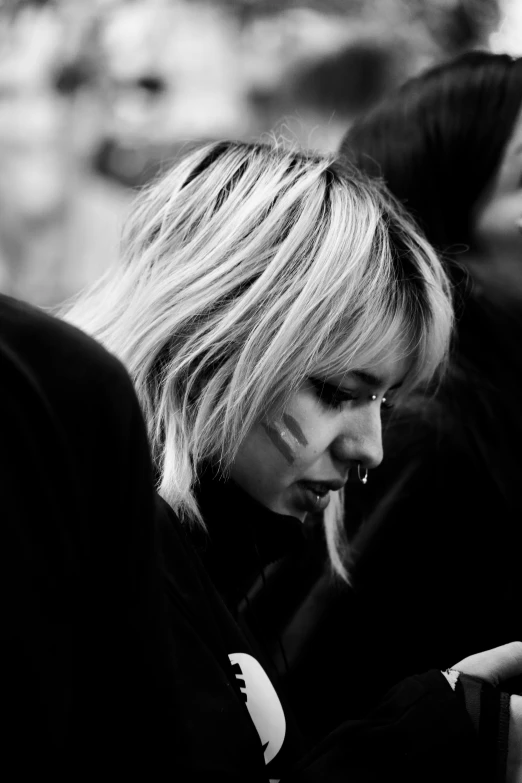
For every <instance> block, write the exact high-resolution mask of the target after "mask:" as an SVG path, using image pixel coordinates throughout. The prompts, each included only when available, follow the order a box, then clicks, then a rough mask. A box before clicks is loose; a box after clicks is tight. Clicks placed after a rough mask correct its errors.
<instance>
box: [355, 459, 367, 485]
mask: <svg viewBox="0 0 522 783" xmlns="http://www.w3.org/2000/svg"><path fill="white" fill-rule="evenodd" d="M357 476H358V477H359V481H360V482H361V484H366V483H367V482H368V468H364V474H363V475H361V465H360V464H359V465H357Z"/></svg>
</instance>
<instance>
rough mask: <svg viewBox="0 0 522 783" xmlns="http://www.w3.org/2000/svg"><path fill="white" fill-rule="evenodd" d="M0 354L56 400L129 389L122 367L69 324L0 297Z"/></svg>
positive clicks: (12, 300)
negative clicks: (97, 392) (76, 395)
mask: <svg viewBox="0 0 522 783" xmlns="http://www.w3.org/2000/svg"><path fill="white" fill-rule="evenodd" d="M0 355H1V356H2V357H3V359H4V360H7V361H9V362H10V363H14V364H15V365H16V366H17V369H18V370H19V371H20V372H22V373H24V374H25V375H26V377H27V378H28V379H29V378H31V379H32V380H33V382H35V383H37V384H38V385H39V387H40V389H41V390H42V391H44V392H45V393H47V394H49V395H51V396H53V395H56V396H57V398H58V399H59V398H61V397H70V395H71V394H73V393H74V394H79V395H83V394H85V393H87V392H89V391H91V392H95V391H96V389H104V391H105V393H107V391H108V390H109V389H112V390H113V392H114V393H117V391H118V390H119V389H121V388H122V387H123V388H125V387H126V388H127V389H131V388H132V385H131V383H130V380H129V378H128V376H127V373H126V371H125V369H124V367H123V366H122V364H121V363H120V362H119V361H118V359H116V358H115V357H114V356H112V355H111V354H110V353H109V352H108V351H106V350H105V349H104V348H103V347H102V346H101V345H99V344H98V343H97V342H96V341H95V340H93V339H92V338H91V337H89V336H88V335H86V334H84V333H83V332H82V331H80V330H79V329H77V328H75V327H74V326H72V325H71V324H68V323H66V322H65V321H62V320H60V319H58V318H55V317H54V316H51V315H48V314H47V313H45V312H44V311H42V310H40V309H38V308H36V307H33V306H32V305H29V304H27V303H26V302H22V301H19V300H16V299H12V298H11V297H8V296H5V295H1V294H0Z"/></svg>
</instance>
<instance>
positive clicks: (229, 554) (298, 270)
mask: <svg viewBox="0 0 522 783" xmlns="http://www.w3.org/2000/svg"><path fill="white" fill-rule="evenodd" d="M66 317H67V318H68V319H69V320H70V321H72V322H73V323H74V324H76V325H78V326H80V327H81V328H83V329H84V330H85V331H87V332H89V333H91V334H92V335H93V336H95V337H96V338H97V339H98V340H100V341H101V342H102V343H103V344H104V345H105V346H106V347H107V348H108V349H109V350H110V351H112V352H113V353H114V354H116V355H117V356H118V357H119V358H120V359H121V360H122V361H123V363H124V364H125V365H126V367H127V369H128V371H129V373H130V375H131V377H132V379H133V381H134V384H135V388H136V390H137V393H138V397H139V399H140V401H141V405H142V409H143V412H144V414H145V419H146V423H147V426H148V432H149V437H150V443H151V447H152V453H153V458H154V464H155V468H156V472H157V483H158V490H159V494H160V495H161V497H162V500H159V502H158V525H159V537H160V548H161V557H162V563H163V571H164V577H165V587H166V594H167V599H168V608H169V618H170V620H169V622H170V626H171V632H172V651H171V655H172V662H173V667H174V671H173V680H174V683H175V692H176V700H175V702H176V703H175V705H174V706H173V713H174V715H175V716H176V717H175V720H177V724H176V730H175V731H173V733H172V734H173V736H172V745H173V750H172V770H171V772H172V773H173V774H174V775H176V774H178V776H179V775H181V776H182V777H181V778H179V777H178V779H182V780H190V781H192V780H194V781H195V780H198V781H199V780H207V779H208V780H212V781H214V780H218V779H221V777H220V775H222V776H223V779H226V780H227V781H231V780H238V781H239V780H241V781H248V782H249V783H255V781H266V780H267V779H269V778H270V779H279V778H283V780H295V781H298V780H299V781H312V780H314V781H316V780H345V779H346V780H350V781H357V780H365V781H366V780H374V779H385V778H387V779H391V778H393V779H399V778H400V779H401V780H410V779H411V780H418V779H419V775H420V776H421V778H422V779H423V780H432V779H433V780H435V779H439V777H438V776H440V775H441V774H444V775H445V778H446V779H448V780H463V779H480V778H479V777H478V774H479V773H478V767H477V766H476V765H477V764H478V753H477V752H476V743H477V740H476V737H475V735H474V731H473V725H472V722H471V721H470V720H469V718H468V715H467V712H466V709H465V699H464V696H465V693H464V690H465V686H464V685H463V682H464V680H465V678H463V677H460V678H459V676H458V674H457V673H455V674H454V675H447V677H445V676H443V675H442V674H441V673H440V672H430V673H428V674H427V675H424V676H422V677H415V678H412V679H411V680H409V681H405V682H404V683H403V684H401V685H400V686H398V690H396V691H395V692H393V693H392V694H391V695H390V697H389V698H388V700H387V702H386V704H385V705H384V706H383V707H382V710H381V713H380V714H378V715H376V716H374V718H372V719H369V720H368V721H366V722H360V723H357V724H353V723H346V724H343V726H341V727H340V728H339V730H338V732H336V733H335V734H334V735H333V736H332V737H330V738H328V739H327V740H326V741H325V744H324V746H322V747H321V748H319V749H317V750H316V751H315V752H313V753H312V754H311V756H310V757H309V758H308V760H306V761H303V762H301V764H300V765H298V766H297V767H296V764H297V760H298V759H299V758H300V757H301V756H302V755H303V752H304V747H303V743H302V740H301V738H300V733H299V730H298V728H297V726H296V722H295V720H294V719H293V718H292V714H291V706H290V707H289V706H288V705H287V704H284V695H283V694H282V692H279V693H278V691H277V681H276V678H275V677H273V671H272V666H271V661H270V656H267V657H266V656H265V657H264V656H263V652H262V650H261V649H260V648H262V647H263V639H262V638H261V637H260V636H259V634H256V626H255V624H253V625H252V626H250V627H244V625H243V624H242V623H241V622H240V621H238V611H237V610H238V606H239V604H240V603H241V601H242V600H246V601H248V593H249V590H250V588H251V587H252V585H253V583H254V582H255V581H256V579H257V578H258V577H260V578H261V582H262V581H263V579H264V575H265V574H264V572H265V569H266V567H267V565H268V564H269V563H271V562H273V561H274V560H276V559H277V558H278V557H280V556H281V553H284V552H288V551H291V550H292V548H293V547H294V546H299V545H300V542H301V536H302V522H303V521H304V520H305V518H306V516H307V515H308V514H309V513H311V512H324V519H325V530H326V537H327V541H328V550H329V554H330V558H331V563H332V567H333V569H334V570H335V571H336V572H337V573H338V575H339V577H340V578H347V575H346V570H345V553H344V549H343V542H342V538H341V536H340V534H339V530H340V524H339V522H340V519H341V515H340V512H341V505H342V504H341V491H342V488H343V487H344V485H345V483H346V481H347V479H348V475H349V473H350V471H354V472H355V473H357V474H358V476H359V478H360V480H361V481H366V480H367V479H368V471H369V470H371V469H372V468H374V467H376V466H377V465H378V464H379V463H380V461H381V459H382V444H381V416H382V410H383V408H386V407H387V406H390V405H392V404H393V402H394V400H395V399H397V398H398V397H399V396H402V395H405V394H407V393H408V391H409V390H410V389H412V388H413V387H414V386H416V385H418V384H426V383H428V382H429V381H431V380H433V378H435V377H436V376H437V373H439V372H440V370H441V368H442V367H443V366H444V363H445V360H446V355H447V350H448V342H449V338H450V332H451V327H452V310H451V305H450V298H449V292H448V287H447V282H446V279H445V277H444V274H443V272H442V270H441V267H440V265H439V263H438V261H437V258H436V256H435V255H434V253H433V252H432V250H431V249H430V247H429V245H427V244H426V242H425V241H424V240H423V239H422V238H421V237H420V236H419V235H418V234H417V233H416V231H415V230H414V228H413V227H412V225H411V224H410V222H409V221H408V220H407V219H406V218H405V217H404V215H403V214H402V212H401V211H400V210H399V209H398V207H396V206H395V205H394V204H393V202H392V201H391V200H390V199H389V198H387V197H386V196H385V195H384V194H383V193H381V192H380V191H379V190H378V189H377V188H376V187H375V186H373V185H370V184H369V183H368V182H367V181H365V180H364V179H363V178H362V177H361V176H359V175H358V174H356V173H355V172H352V173H350V174H347V173H346V172H345V173H343V174H341V172H340V171H339V170H338V169H337V167H336V165H335V161H333V160H331V159H329V158H327V157H321V156H317V155H314V154H308V153H304V152H295V151H285V150H283V149H279V148H277V147H276V146H271V145H262V144H246V143H239V142H222V143H216V144H212V145H208V146H203V147H200V148H198V149H196V150H194V151H192V152H190V153H188V154H186V156H185V157H184V158H183V159H182V160H180V161H179V162H178V163H177V164H176V165H175V166H174V168H173V169H172V170H171V172H170V173H168V174H167V175H166V176H164V178H163V179H161V180H159V181H158V182H157V183H155V184H153V186H152V187H151V188H150V189H149V190H148V191H147V192H145V193H144V194H142V195H141V196H140V198H139V199H138V203H137V205H136V209H135V211H134V213H133V215H132V217H131V219H130V221H129V224H128V228H127V231H126V235H125V238H124V244H123V260H122V263H121V265H120V266H119V267H118V268H116V269H114V270H113V271H112V272H111V273H110V274H109V275H108V276H106V277H105V278H104V279H102V280H101V281H100V282H99V283H98V284H97V285H96V286H95V288H94V289H93V290H91V291H90V292H88V293H86V294H85V295H84V296H82V297H81V298H80V299H79V300H78V301H77V302H76V303H75V304H74V306H73V307H72V309H71V310H70V311H69V312H68V313H67V315H66ZM517 654H518V648H517ZM506 656H507V658H508V659H509V661H512V660H513V649H510V650H509V651H505V650H504V648H502V650H501V652H499V653H498V654H497V653H494V654H489V657H487V656H486V659H485V661H483V659H482V658H481V657H480V656H479V661H478V664H477V665H478V669H477V668H475V669H474V673H475V674H478V675H479V676H482V677H483V678H484V679H490V680H491V679H493V678H494V677H496V678H497V679H498V678H499V677H500V676H501V675H502V676H503V675H504V673H505V660H506ZM510 656H511V657H510ZM515 658H516V662H515V663H513V664H512V665H513V666H514V667H515V669H516V671H517V672H518V670H519V668H520V671H522V667H519V664H518V659H519V658H520V655H519V657H518V658H517V657H516V656H515ZM475 664H476V662H475ZM502 667H504V668H502ZM517 667H519V668H517ZM461 668H462V669H463V671H465V670H466V667H465V666H463V667H461ZM510 671H511V670H510ZM267 672H268V674H267ZM269 675H270V676H269ZM324 676H325V685H326V684H327V682H328V681H327V675H326V674H325V675H324ZM448 680H449V681H448ZM466 682H467V681H466ZM477 682H478V681H477ZM473 684H476V683H475V681H473ZM328 685H329V686H334V683H332V682H329V683H328ZM468 685H469V683H468ZM274 686H276V687H274ZM477 687H478V688H479V691H480V690H481V689H482V687H483V686H482V685H481V684H480V683H479V684H478V685H477ZM485 687H486V686H484V688H485ZM488 693H489V691H488ZM490 698H491V697H490ZM493 701H494V702H495V704H496V705H497V706H498V704H497V701H495V699H493ZM504 710H505V705H504ZM492 724H495V726H496V722H495V721H492ZM494 735H495V732H494V731H492V733H491V737H489V743H490V744H488V745H487V747H488V752H489V751H490V750H491V748H492V747H493V746H494V743H495V741H496V735H495V736H494ZM486 744H487V743H486ZM379 751H381V752H379ZM420 763H422V772H420V770H419V764H420ZM292 770H293V771H292ZM297 770H299V771H297ZM468 775H469V778H467V777H466V776H468ZM473 775H476V777H474V778H473ZM183 776H184V777H183Z"/></svg>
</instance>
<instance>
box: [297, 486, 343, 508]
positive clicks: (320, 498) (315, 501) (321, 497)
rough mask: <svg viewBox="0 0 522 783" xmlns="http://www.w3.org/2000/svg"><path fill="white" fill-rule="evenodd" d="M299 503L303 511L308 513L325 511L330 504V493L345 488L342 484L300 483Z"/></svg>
mask: <svg viewBox="0 0 522 783" xmlns="http://www.w3.org/2000/svg"><path fill="white" fill-rule="evenodd" d="M297 486H298V488H299V492H298V495H297V503H298V505H299V508H300V510H301V511H306V512H308V513H313V512H318V511H324V510H325V509H326V508H327V506H328V504H329V502H330V492H331V491H337V490H338V489H340V488H341V487H342V486H343V483H342V482H339V481H335V482H323V481H306V480H303V481H298V482H297Z"/></svg>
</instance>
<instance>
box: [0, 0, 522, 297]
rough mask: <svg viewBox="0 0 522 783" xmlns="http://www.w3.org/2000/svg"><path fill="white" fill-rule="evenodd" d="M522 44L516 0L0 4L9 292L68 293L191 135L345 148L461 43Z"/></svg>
mask: <svg viewBox="0 0 522 783" xmlns="http://www.w3.org/2000/svg"><path fill="white" fill-rule="evenodd" d="M474 48H490V49H493V50H494V51H507V52H509V53H511V54H514V55H519V54H522V2H520V0H315V2H314V1H313V0H310V2H306V0H211V2H210V1H207V2H203V0H54V2H53V1H52V0H40V1H39V2H37V0H33V1H32V2H29V1H28V0H25V2H24V1H23V0H3V1H2V0H0V291H2V292H4V293H9V294H11V295H14V296H17V297H20V298H22V299H26V300H28V301H30V302H32V303H34V304H37V305H41V306H53V305H57V304H59V303H61V302H63V301H64V300H65V299H67V298H68V297H70V296H71V295H73V294H74V293H75V292H77V291H78V290H79V289H81V288H82V287H83V286H85V285H87V284H89V283H90V282H92V281H93V280H94V279H96V277H98V276H99V275H100V274H102V273H103V271H105V269H107V267H108V266H109V265H110V264H112V263H114V261H115V259H116V258H117V254H118V240H119V235H120V230H121V225H122V221H123V220H124V219H125V216H126V215H127V213H128V210H129V205H130V203H131V201H132V199H133V197H134V195H135V193H136V190H137V189H138V188H139V187H140V186H142V185H144V184H145V183H147V182H148V181H149V180H150V178H151V177H153V176H155V174H156V173H157V172H158V171H160V170H161V169H162V168H163V167H165V166H168V165H169V163H170V162H172V160H173V159H175V157H176V155H178V154H179V152H180V150H182V149H184V148H186V147H187V145H189V144H191V143H193V142H194V141H198V140H202V139H205V140H206V139H214V138H220V137H235V138H243V139H250V138H256V137H260V136H261V137H263V136H266V135H267V134H269V135H274V134H275V135H277V136H278V137H279V138H282V139H284V140H287V141H288V142H289V143H295V142H296V141H297V142H298V143H300V144H301V145H303V146H306V147H312V148H314V149H318V150H324V151H333V150H335V149H336V147H337V144H338V142H339V141H340V138H341V136H342V135H343V133H344V131H345V130H346V128H347V127H348V125H349V123H350V122H351V121H352V120H353V118H354V117H355V116H357V114H359V113H360V112H363V111H365V110H366V109H368V108H369V107H370V106H371V105H372V104H373V103H374V102H375V101H377V100H379V98H380V97H381V96H382V95H383V94H385V93H386V92H387V91H389V90H390V89H392V88H394V87H395V86H396V85H398V84H400V83H401V82H402V81H403V80H404V79H406V78H408V77H409V76H412V75H414V74H415V73H417V72H418V71H419V70H422V69H423V68H425V67H426V66H428V65H430V64H433V63H435V62H438V61H442V60H444V59H447V58H449V57H452V56H454V55H455V54H457V53H459V52H461V51H464V50H468V49H474Z"/></svg>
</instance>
